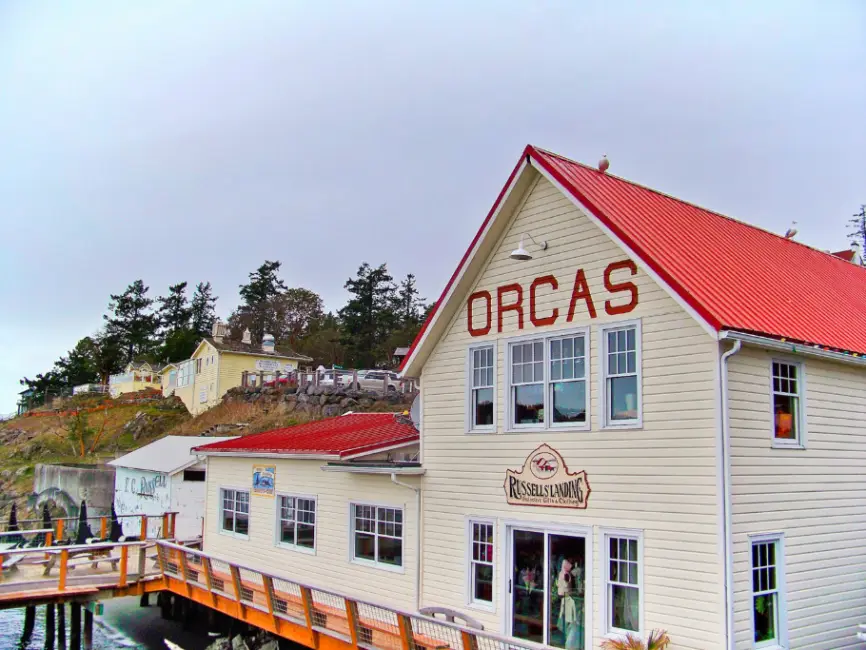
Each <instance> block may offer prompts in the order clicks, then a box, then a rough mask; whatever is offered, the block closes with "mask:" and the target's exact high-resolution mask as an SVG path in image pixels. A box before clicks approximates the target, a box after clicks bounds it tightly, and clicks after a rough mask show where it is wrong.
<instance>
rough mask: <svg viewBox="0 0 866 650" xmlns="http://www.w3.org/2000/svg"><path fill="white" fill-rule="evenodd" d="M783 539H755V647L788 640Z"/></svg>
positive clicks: (753, 591) (753, 540) (753, 572)
mask: <svg viewBox="0 0 866 650" xmlns="http://www.w3.org/2000/svg"><path fill="white" fill-rule="evenodd" d="M781 564H782V540H781V537H780V536H778V535H775V536H774V535H770V536H763V535H762V536H760V537H755V538H753V539H752V575H751V579H752V629H753V630H754V647H756V648H765V647H776V646H783V645H785V644H784V641H785V639H784V634H785V630H784V625H783V624H782V622H783V619H784V615H785V609H784V608H785V602H784V597H785V592H784V588H783V584H784V575H783V572H782V566H781Z"/></svg>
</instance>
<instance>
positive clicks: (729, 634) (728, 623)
mask: <svg viewBox="0 0 866 650" xmlns="http://www.w3.org/2000/svg"><path fill="white" fill-rule="evenodd" d="M726 333H727V332H723V334H726ZM742 347H743V342H742V341H741V340H739V339H734V344H733V346H731V348H730V349H729V350H728V351H727V352H725V353H723V354H722V356H721V359H720V361H719V373H720V375H721V376H720V380H721V396H720V401H721V403H720V405H719V407H720V410H721V419H722V421H721V431H720V435H721V440H720V441H719V442H720V449H721V455H722V471H721V480H722V526H723V529H724V530H723V534H722V555H723V557H724V585H725V647H726V648H728V650H733V649H734V558H733V554H732V549H733V540H732V534H731V422H730V414H729V412H728V359H729V358H731V357H732V356H734V355H735V354H737V352H739V351H740V349H741V348H742Z"/></svg>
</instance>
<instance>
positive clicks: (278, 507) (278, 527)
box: [274, 492, 319, 555]
mask: <svg viewBox="0 0 866 650" xmlns="http://www.w3.org/2000/svg"><path fill="white" fill-rule="evenodd" d="M283 498H287V499H295V542H296V543H295V544H289V543H288V542H284V541H282V540H281V539H280V538H281V537H282V522H283V513H282V503H281V501H280V500H281V499H283ZM297 499H308V500H310V501H312V502H313V516H314V517H315V521H314V522H313V547H312V548H310V547H309V546H299V545H298V544H297V540H298V518H297ZM274 506H275V507H274V511H275V512H274V515H275V517H274V520H275V528H274V545H275V546H278V547H280V548H287V549H291V550H293V551H298V552H299V553H307V554H309V555H315V554H316V546H317V545H318V541H319V534H318V531H319V499H318V497H316V496H315V495H313V494H297V493H294V492H277V493H276V499H274Z"/></svg>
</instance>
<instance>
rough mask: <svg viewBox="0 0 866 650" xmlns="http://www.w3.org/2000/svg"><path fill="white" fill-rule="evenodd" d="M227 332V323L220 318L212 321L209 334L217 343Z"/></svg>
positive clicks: (221, 340) (220, 341)
mask: <svg viewBox="0 0 866 650" xmlns="http://www.w3.org/2000/svg"><path fill="white" fill-rule="evenodd" d="M228 333H229V328H228V325H226V324H225V323H223V322H222V321H221V320H220V319H216V320H215V321H214V324H213V328H211V335H212V336H213V340H214V341H216V342H217V343H222V342H223V338H224V337H226V336H228Z"/></svg>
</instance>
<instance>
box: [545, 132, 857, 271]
mask: <svg viewBox="0 0 866 650" xmlns="http://www.w3.org/2000/svg"><path fill="white" fill-rule="evenodd" d="M529 146H530V147H532V149H534V150H536V151H538V152H540V153H543V154H545V155H548V156H553V157H554V158H559V159H560V160H564V161H565V162H567V163H569V164H571V165H577V166H578V167H583V168H584V169H588V170H590V171H594V172H595V173H597V174H602V175H604V176H608V177H610V178H613V179H615V180H617V181H620V182H623V183H627V184H628V185H633V186H634V187H638V188H640V189H642V190H647V191H648V192H652V193H653V194H658V195H659V196H663V197H665V198H667V199H671V200H673V201H676V202H677V203H682V204H683V205H688V206H690V207H692V208H696V209H698V210H702V211H703V212H706V213H707V214H712V215H715V216H717V217H721V218H722V219H727V220H728V221H733V222H734V223H736V224H739V225H741V226H746V227H747V228H754V229H755V230H759V231H761V232H763V233H766V234H768V235H772V236H773V237H775V238H777V239H780V240H782V241H786V242H789V243H791V244H796V245H798V246H803V247H804V248H808V249H809V250H811V251H815V252H816V253H821V254H822V255H827V256H829V257H832V258H834V259H836V260H838V261H840V262H845V263H846V264H850V262H847V261H846V260H843V259H841V258H839V257H836V256H835V255H833V253H831V252H829V251H824V250H821V249H820V248H815V247H814V246H809V244H805V243H803V242H801V241H797V240H796V239H789V238H787V237H784V236H782V235H780V234H778V233H775V232H773V231H772V230H768V229H767V228H763V227H761V226H756V225H755V224H752V223H749V222H747V221H743V220H741V219H737V218H736V217H732V216H730V215H727V214H723V213H721V212H717V211H716V210H712V209H710V208H705V207H704V206H702V205H699V204H697V203H694V202H692V201H686V200H685V199H681V198H679V197H677V196H674V195H673V194H668V193H667V192H662V191H661V190H657V189H655V188H653V187H650V186H648V185H643V184H641V183H638V182H636V181H633V180H631V179H628V178H624V177H622V176H617V175H616V174H611V173H610V172H601V171H599V170H598V169H597V168H595V167H593V166H592V165H588V164H586V163H582V162H580V161H579V160H572V159H571V158H569V157H567V156H563V155H562V154H558V153H556V152H554V151H550V150H548V149H544V148H543V147H537V146H535V145H529ZM855 266H856V265H855ZM861 268H863V269H864V270H866V267H861Z"/></svg>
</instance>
